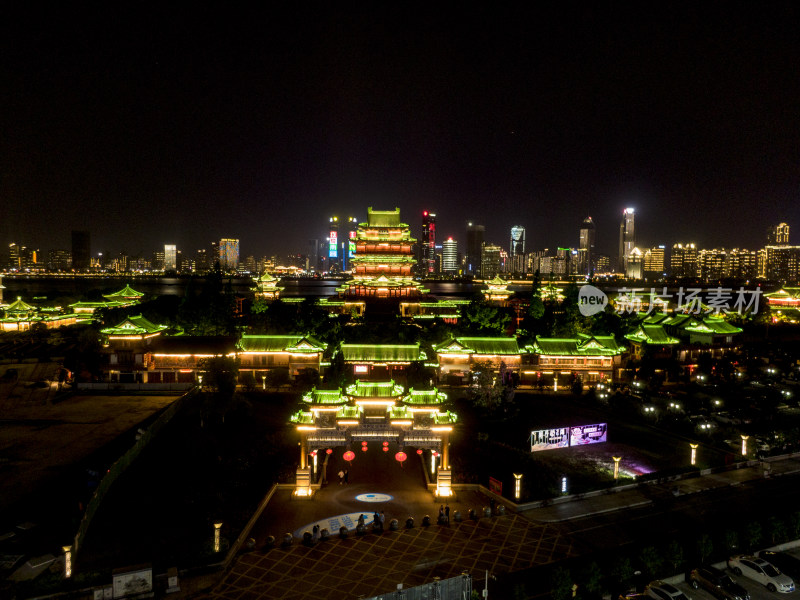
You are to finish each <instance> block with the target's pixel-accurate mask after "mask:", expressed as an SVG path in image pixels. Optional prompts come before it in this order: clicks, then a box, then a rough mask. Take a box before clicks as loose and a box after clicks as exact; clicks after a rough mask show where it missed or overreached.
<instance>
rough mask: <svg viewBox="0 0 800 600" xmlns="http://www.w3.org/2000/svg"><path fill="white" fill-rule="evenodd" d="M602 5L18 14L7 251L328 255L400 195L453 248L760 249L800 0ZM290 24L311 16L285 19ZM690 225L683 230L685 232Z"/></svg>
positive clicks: (9, 51)
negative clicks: (480, 229)
mask: <svg viewBox="0 0 800 600" xmlns="http://www.w3.org/2000/svg"><path fill="white" fill-rule="evenodd" d="M724 8H725V10H724V11H722V10H719V6H718V5H716V4H713V3H709V4H704V5H701V6H669V5H665V6H641V5H634V4H631V5H630V6H628V5H619V4H611V3H608V4H598V5H592V6H584V7H575V6H571V7H555V6H551V7H546V8H543V9H537V10H538V12H532V10H531V11H522V10H519V11H518V10H512V9H506V10H498V9H495V10H493V11H488V10H485V9H480V8H478V9H471V10H467V9H462V10H461V11H460V12H459V13H457V14H455V15H453V14H451V13H450V12H449V11H447V10H445V9H444V8H438V9H437V8H434V9H433V10H431V11H426V14H425V15H424V16H421V15H420V14H418V13H417V12H416V11H413V10H409V9H408V8H407V7H392V8H387V7H370V8H369V9H358V8H353V9H351V10H349V11H347V10H342V9H340V7H336V8H333V7H327V8H321V9H317V10H316V11H315V12H314V13H313V14H310V12H306V11H305V10H304V9H302V8H297V9H295V12H294V13H292V14H289V13H276V12H272V11H270V9H268V8H265V7H262V8H254V9H250V10H251V11H252V12H247V11H246V10H244V9H242V10H241V11H239V12H237V13H236V14H231V13H224V12H219V11H215V10H213V9H199V8H198V9H196V10H195V11H194V12H191V13H189V14H185V13H183V12H179V11H177V10H174V9H170V8H167V7H161V8H160V9H159V11H157V12H156V13H149V12H145V11H142V12H141V13H135V12H133V13H129V12H128V11H125V10H122V9H121V8H120V7H114V6H106V7H103V8H101V9H99V10H97V11H94V12H93V11H91V10H89V9H83V10H82V9H78V8H75V7H56V8H53V9H52V10H48V11H47V12H43V13H39V12H38V11H36V10H35V9H32V8H30V7H23V6H18V7H15V8H14V9H13V11H11V12H12V13H13V14H11V13H10V14H9V15H8V18H7V19H6V24H7V25H6V28H7V31H6V34H5V35H4V36H2V41H0V44H2V46H1V47H2V49H3V51H4V56H5V57H6V60H4V62H3V65H2V66H0V81H3V83H4V85H3V89H4V91H5V94H4V100H5V102H4V104H5V107H6V110H4V111H2V115H0V127H2V130H3V132H4V135H3V136H2V139H0V155H2V156H3V157H4V164H5V165H6V168H5V169H4V173H3V177H2V178H0V198H2V201H0V204H2V206H3V214H2V217H3V218H2V219H0V242H2V244H3V245H4V246H7V245H8V244H9V243H11V242H16V243H21V244H26V245H28V246H29V247H39V248H41V249H43V250H46V249H49V248H67V247H69V232H70V231H71V230H82V231H90V232H92V242H93V244H92V245H93V247H95V248H98V249H104V250H107V251H112V252H115V251H118V250H125V251H126V252H127V253H128V254H130V255H136V254H144V253H148V252H150V251H151V249H152V248H155V247H160V246H163V245H164V244H168V243H169V244H173V243H174V244H176V245H177V246H178V248H188V249H196V248H203V247H205V246H206V245H207V243H208V241H209V240H214V239H221V238H223V237H226V236H233V237H236V238H238V239H241V240H242V241H243V246H242V253H243V254H252V255H261V254H266V255H269V254H275V253H278V252H283V251H291V252H303V251H305V248H306V244H307V240H308V239H309V238H322V237H323V232H324V223H325V221H326V218H327V216H328V215H332V214H339V215H360V216H359V220H360V221H361V220H363V218H364V207H365V206H375V207H383V208H392V207H394V206H399V207H400V208H401V210H402V213H403V215H407V216H406V217H405V218H406V220H408V221H409V222H410V224H412V226H414V234H415V236H418V235H419V234H418V230H417V228H416V215H417V214H420V213H421V212H422V211H423V210H430V211H432V212H435V213H436V214H437V219H438V229H439V238H440V239H447V238H448V237H450V236H452V237H453V238H454V239H456V240H459V239H460V238H463V237H464V226H463V223H464V222H465V221H466V220H467V219H472V220H473V221H475V222H476V223H480V224H482V225H484V226H485V230H486V231H485V239H486V241H487V242H491V243H495V244H500V245H505V243H506V240H507V237H508V229H509V228H510V226H512V225H520V226H522V227H524V228H525V230H526V246H527V247H529V248H545V247H548V248H554V247H557V246H562V245H568V246H570V247H574V246H577V244H578V241H577V230H578V228H579V226H580V222H581V220H582V219H583V218H585V217H586V215H587V214H590V215H591V216H592V219H593V221H594V222H595V224H596V228H597V240H596V243H597V251H598V252H599V253H605V254H609V255H612V256H613V255H614V254H615V246H616V235H615V233H614V227H615V224H616V223H618V220H619V213H620V211H621V209H622V208H624V207H627V206H633V207H635V208H636V212H637V237H638V238H639V239H640V240H642V241H643V244H642V245H643V246H653V245H657V244H667V245H669V244H670V243H671V242H672V240H675V241H678V240H684V241H694V242H695V243H696V244H697V245H698V246H700V247H709V248H711V247H721V246H725V247H729V246H731V245H732V243H731V242H730V240H732V239H733V238H734V237H735V238H736V240H737V242H736V245H738V246H741V247H746V248H756V247H759V245H761V244H762V243H763V239H764V231H765V230H766V228H767V227H769V226H771V225H774V224H776V223H779V222H781V221H785V222H787V223H789V224H790V225H791V224H797V223H798V222H800V202H797V194H798V189H800V173H798V171H797V168H796V165H797V164H799V163H800V160H799V159H800V156H798V154H799V153H800V144H798V143H797V140H798V137H800V116H799V115H798V114H797V111H796V110H795V99H796V98H797V97H798V96H799V95H800V93H799V92H800V82H798V79H797V78H796V77H795V76H794V73H793V66H794V65H795V64H797V62H798V59H800V43H798V41H797V40H798V36H797V31H798V29H799V28H798V25H799V24H800V15H799V14H798V9H797V8H796V7H795V6H794V5H793V4H792V3H790V2H779V3H772V4H770V5H768V6H759V7H756V6H753V5H751V4H746V3H728V4H725V5H724ZM286 10H288V9H286ZM664 223H669V224H670V227H671V229H672V232H671V233H668V232H666V231H664V229H663V224H664Z"/></svg>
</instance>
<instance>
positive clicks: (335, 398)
mask: <svg viewBox="0 0 800 600" xmlns="http://www.w3.org/2000/svg"><path fill="white" fill-rule="evenodd" d="M303 401H304V402H309V403H311V404H323V405H331V404H343V403H345V402H347V397H346V396H342V391H341V390H318V389H316V388H314V389H313V390H311V391H310V392H308V393H307V394H306V395H305V396H303Z"/></svg>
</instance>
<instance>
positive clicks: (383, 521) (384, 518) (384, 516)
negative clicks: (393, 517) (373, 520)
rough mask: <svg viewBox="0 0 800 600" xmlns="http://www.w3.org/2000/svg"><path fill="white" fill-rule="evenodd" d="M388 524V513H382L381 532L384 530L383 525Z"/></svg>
mask: <svg viewBox="0 0 800 600" xmlns="http://www.w3.org/2000/svg"><path fill="white" fill-rule="evenodd" d="M385 522H386V513H385V512H383V511H381V530H383V524H384V523H385Z"/></svg>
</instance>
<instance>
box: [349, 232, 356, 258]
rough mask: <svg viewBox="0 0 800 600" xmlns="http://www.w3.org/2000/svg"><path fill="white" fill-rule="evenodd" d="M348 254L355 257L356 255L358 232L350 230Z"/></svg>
mask: <svg viewBox="0 0 800 600" xmlns="http://www.w3.org/2000/svg"><path fill="white" fill-rule="evenodd" d="M347 255H348V256H349V257H350V258H353V257H354V256H355V255H356V232H355V231H351V232H350V241H349V242H348V247H347Z"/></svg>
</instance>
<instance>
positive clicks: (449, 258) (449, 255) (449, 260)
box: [442, 237, 458, 275]
mask: <svg viewBox="0 0 800 600" xmlns="http://www.w3.org/2000/svg"><path fill="white" fill-rule="evenodd" d="M442 271H443V272H444V273H447V274H449V275H455V274H457V273H458V243H457V242H456V241H455V240H454V239H453V238H451V237H450V238H447V239H446V240H445V241H443V242H442Z"/></svg>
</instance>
